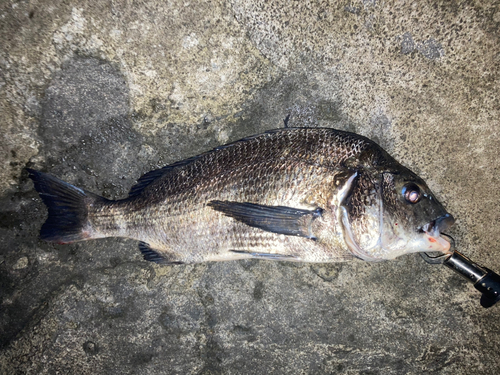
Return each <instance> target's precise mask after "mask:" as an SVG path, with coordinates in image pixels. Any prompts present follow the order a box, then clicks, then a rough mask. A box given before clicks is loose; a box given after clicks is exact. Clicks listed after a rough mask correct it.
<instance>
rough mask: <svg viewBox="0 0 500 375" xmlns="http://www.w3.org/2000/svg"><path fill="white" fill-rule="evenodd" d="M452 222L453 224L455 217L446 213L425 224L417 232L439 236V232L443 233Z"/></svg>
mask: <svg viewBox="0 0 500 375" xmlns="http://www.w3.org/2000/svg"><path fill="white" fill-rule="evenodd" d="M453 224H455V218H454V217H453V216H452V215H450V214H448V213H447V214H445V215H443V216H440V217H438V218H436V219H434V220H432V221H430V222H428V223H427V224H425V225H424V226H423V227H421V228H420V229H419V232H426V233H434V234H435V235H438V236H439V233H443V232H444V231H445V230H447V229H448V228H449V227H451V226H452V225H453Z"/></svg>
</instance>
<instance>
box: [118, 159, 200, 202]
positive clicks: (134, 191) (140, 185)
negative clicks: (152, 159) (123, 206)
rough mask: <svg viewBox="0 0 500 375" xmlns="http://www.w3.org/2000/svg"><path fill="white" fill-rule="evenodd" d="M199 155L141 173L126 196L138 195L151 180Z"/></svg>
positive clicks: (189, 161) (191, 160)
mask: <svg viewBox="0 0 500 375" xmlns="http://www.w3.org/2000/svg"><path fill="white" fill-rule="evenodd" d="M199 157H200V156H194V157H192V158H189V159H186V160H181V161H177V162H175V163H173V164H170V165H167V166H165V167H163V168H160V169H155V170H153V171H150V172H147V173H146V174H144V175H142V176H141V178H139V179H138V180H137V182H136V183H135V185H134V186H132V188H131V189H130V191H129V193H128V196H129V197H134V196H136V195H139V194H140V193H141V192H142V191H143V190H144V189H145V188H146V187H147V186H149V185H150V184H151V183H152V182H153V181H155V180H156V179H158V178H160V177H162V176H165V175H166V174H169V173H171V172H172V171H173V170H175V168H177V167H182V166H184V165H187V164H189V163H191V162H193V161H195V160H196V159H198V158H199Z"/></svg>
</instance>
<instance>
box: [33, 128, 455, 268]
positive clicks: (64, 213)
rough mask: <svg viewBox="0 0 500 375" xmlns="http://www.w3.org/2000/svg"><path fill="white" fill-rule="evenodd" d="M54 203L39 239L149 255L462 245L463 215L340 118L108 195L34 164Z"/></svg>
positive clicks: (295, 254)
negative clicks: (451, 231) (123, 194)
mask: <svg viewBox="0 0 500 375" xmlns="http://www.w3.org/2000/svg"><path fill="white" fill-rule="evenodd" d="M27 171H28V174H29V177H30V178H31V179H32V180H33V182H34V187H35V189H36V191H37V192H38V193H39V196H40V197H41V199H42V201H43V202H44V203H45V205H46V206H47V209H48V217H47V219H46V221H45V223H44V224H43V225H42V228H41V230H40V239H42V240H45V241H48V242H52V243H57V244H67V243H72V242H77V241H85V240H92V239H98V238H105V237H125V238H131V239H134V240H137V241H139V249H140V251H141V252H142V255H143V257H144V259H145V260H148V261H152V262H155V263H158V264H164V265H174V264H191V263H201V262H210V261H229V260H238V259H267V260H278V261H296V262H313V263H328V262H343V261H349V260H353V259H360V260H363V261H369V262H377V261H384V260H391V259H394V258H396V257H399V256H402V255H405V254H410V253H416V252H434V251H436V252H440V253H443V254H451V253H452V250H450V242H449V240H448V237H447V236H446V235H445V234H444V233H443V232H444V231H445V230H446V229H447V228H449V227H450V226H451V225H453V223H454V221H455V220H454V218H453V216H452V215H451V214H449V213H448V212H447V211H446V210H445V208H444V207H443V206H442V205H441V203H439V201H438V200H437V199H436V197H435V196H434V194H433V193H432V192H431V190H430V189H429V187H428V186H427V184H426V183H425V182H424V181H423V180H422V179H421V178H420V177H419V176H417V175H416V174H415V173H413V172H412V171H411V170H409V169H408V168H406V167H404V166H403V165H401V164H400V163H399V162H397V161H396V160H395V159H394V158H393V157H391V156H390V155H389V154H388V153H387V152H386V151H385V150H384V149H382V148H381V147H380V146H379V145H378V144H377V143H375V142H373V141H371V140H370V139H368V138H366V137H364V136H361V135H358V134H355V133H351V132H347V131H342V130H336V129H330V128H300V127H297V128H281V129H276V130H270V131H267V132H265V133H262V134H257V135H253V136H250V137H247V138H243V139H241V140H239V141H236V142H233V143H230V144H227V145H223V146H220V147H217V148H214V149H213V150H211V151H208V152H205V153H202V154H200V155H198V156H194V157H191V158H189V159H186V160H182V161H178V162H175V163H173V164H171V165H168V166H165V167H163V168H161V169H157V170H153V171H150V172H148V173H146V174H144V175H143V176H142V177H141V178H139V179H138V180H137V182H136V184H135V185H134V186H133V187H132V188H131V190H130V193H129V195H128V197H127V198H124V199H120V200H109V199H106V198H104V197H101V196H99V195H96V194H94V193H92V192H89V191H86V190H84V189H81V188H78V187H76V186H73V185H71V184H69V183H67V182H64V181H62V180H60V179H58V178H56V177H54V176H52V175H50V174H46V173H43V172H40V171H37V170H34V169H30V168H28V169H27Z"/></svg>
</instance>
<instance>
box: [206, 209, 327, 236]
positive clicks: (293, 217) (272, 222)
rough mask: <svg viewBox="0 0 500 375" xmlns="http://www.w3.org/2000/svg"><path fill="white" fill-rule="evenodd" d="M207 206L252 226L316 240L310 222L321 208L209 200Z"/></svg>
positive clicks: (319, 212)
mask: <svg viewBox="0 0 500 375" xmlns="http://www.w3.org/2000/svg"><path fill="white" fill-rule="evenodd" d="M208 206H210V207H212V208H213V209H214V210H216V211H219V212H222V213H224V214H225V215H226V216H229V217H232V218H233V219H235V220H238V221H240V222H242V223H245V224H246V225H249V226H251V227H254V228H259V229H262V230H265V231H267V232H273V233H278V234H285V235H288V236H300V237H306V238H309V239H312V240H316V237H315V236H314V234H313V233H312V229H311V223H312V222H313V220H314V219H316V218H318V217H320V216H321V213H322V212H323V209H321V208H317V209H316V210H301V209H298V208H292V207H285V206H264V205H260V204H255V203H247V202H245V203H239V202H230V201H211V202H210V203H208Z"/></svg>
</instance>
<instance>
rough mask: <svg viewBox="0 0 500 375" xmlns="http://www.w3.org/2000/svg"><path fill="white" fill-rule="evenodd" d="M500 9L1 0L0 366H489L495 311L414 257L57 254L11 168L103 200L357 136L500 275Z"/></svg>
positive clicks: (494, 369)
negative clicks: (268, 144) (155, 177)
mask: <svg viewBox="0 0 500 375" xmlns="http://www.w3.org/2000/svg"><path fill="white" fill-rule="evenodd" d="M499 26H500V5H499V3H498V2H493V1H492V2H481V1H467V2H465V1H463V2H462V1H441V2H436V1H418V2H417V1H414V2H411V1H397V2H396V1H394V2H392V1H386V2H384V1H376V0H371V1H369V0H364V1H339V2H326V1H315V2H305V1H304V2H289V1H273V2H265V1H257V0H249V1H239V0H233V1H228V2H220V1H205V2H198V1H196V2H187V1H176V0H174V1H169V2H163V1H156V0H151V1H141V2H132V1H125V0H123V1H116V0H107V1H90V0H89V1H76V0H68V1H64V2H59V1H53V0H38V1H37V0H33V1H18V2H14V1H3V2H2V3H1V5H0V40H1V45H0V112H1V116H0V129H1V132H0V137H1V138H0V139H1V140H0V152H1V158H0V165H1V167H0V233H1V235H0V243H1V248H0V297H1V302H0V303H1V304H0V306H1V307H0V348H1V349H0V373H2V374H57V373H60V374H243V373H248V374H427V373H438V374H468V375H470V374H498V368H499V361H500V349H499V344H498V342H499V339H500V307H499V306H495V307H493V308H491V309H488V310H486V309H483V308H481V307H480V306H479V302H478V300H479V293H477V292H476V291H475V290H474V289H473V287H472V286H471V285H470V284H468V283H467V282H465V281H462V280H461V279H460V278H459V277H458V276H456V275H454V274H452V273H451V271H449V270H447V269H444V268H443V267H441V266H430V265H428V264H426V263H424V262H423V260H422V259H421V258H420V257H419V256H417V255H415V256H406V257H402V258H400V259H397V260H395V261H393V262H387V263H381V264H367V263H356V262H355V263H346V264H331V265H308V264H286V263H271V262H265V261H238V262H231V263H216V264H201V265H196V266H190V265H188V266H175V267H159V266H156V265H155V264H151V263H148V262H145V261H143V260H142V259H141V256H140V254H139V251H138V250H137V244H136V243H134V242H133V241H125V240H117V239H106V240H99V241H93V242H88V243H80V244H73V245H66V246H55V245H49V244H46V243H44V242H41V241H39V240H38V239H37V234H38V230H39V228H40V226H41V224H42V223H43V221H44V219H45V215H46V210H45V208H44V206H43V204H42V203H41V201H40V200H39V199H38V197H37V195H36V193H35V192H34V190H33V186H32V184H31V181H29V180H28V179H27V175H26V173H25V172H23V168H24V167H25V166H31V167H34V168H38V169H41V170H43V171H48V172H50V173H52V174H54V175H56V176H58V177H61V178H63V179H65V180H67V181H69V182H71V183H74V184H77V185H78V186H81V187H83V188H86V189H88V190H90V191H93V192H95V193H98V194H102V195H104V196H106V197H109V198H118V197H124V196H126V193H127V191H128V189H129V188H130V186H131V185H132V184H133V183H134V181H135V180H136V179H137V178H138V177H139V176H140V175H141V174H143V173H145V172H147V171H149V170H151V169H153V168H156V167H159V166H163V165H165V164H167V163H171V162H174V161H177V160H181V159H183V158H186V157H189V156H193V155H196V154H198V153H200V152H202V151H206V150H208V149H210V148H212V147H215V146H217V145H220V144H223V143H226V142H228V141H232V140H235V139H238V138H240V137H243V136H247V135H251V134H255V133H259V132H262V131H264V130H267V129H272V128H276V127H282V126H283V119H284V118H285V117H286V116H287V115H290V125H292V126H327V127H337V128H341V129H347V130H351V131H355V132H358V133H360V134H363V135H366V136H369V137H371V138H372V139H374V140H376V141H378V142H379V143H380V144H381V145H382V146H383V147H385V148H386V149H387V150H388V151H389V152H390V153H391V154H392V155H393V156H395V157H396V158H397V159H398V160H399V161H401V162H402V163H403V164H405V165H407V166H409V167H410V168H411V169H413V170H414V171H415V172H417V173H419V174H420V175H421V176H422V177H423V178H424V179H426V180H427V182H428V184H429V185H430V187H431V188H432V189H433V190H434V192H435V193H436V194H437V196H438V197H439V198H440V199H441V200H442V201H443V202H444V204H445V205H446V207H447V208H448V210H449V211H450V212H451V213H452V214H453V215H454V216H455V217H456V218H457V224H456V226H455V228H454V229H453V230H452V232H451V234H452V235H453V236H454V237H455V238H456V240H457V243H458V248H459V249H460V250H461V251H462V252H463V253H465V254H467V255H469V256H470V257H472V258H473V259H474V260H476V261H477V262H480V263H482V264H484V265H486V266H488V267H490V268H492V269H494V270H496V271H497V272H498V271H500V245H499V244H498V240H499V236H500V235H499V233H498V230H497V229H498V228H497V227H498V225H497V224H498V221H499V217H500V210H499V209H498V205H499V202H500V200H499V195H498V194H497V192H498V186H500V181H499V171H498V160H499V150H500V132H499V130H498V129H499V119H500V108H499V95H500V87H499V85H500V84H499V82H500V80H499V78H500V77H499V73H500V70H499V67H500V41H499V36H500V32H499Z"/></svg>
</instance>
